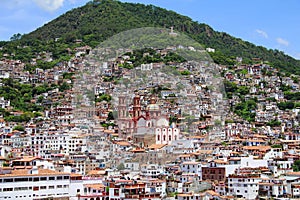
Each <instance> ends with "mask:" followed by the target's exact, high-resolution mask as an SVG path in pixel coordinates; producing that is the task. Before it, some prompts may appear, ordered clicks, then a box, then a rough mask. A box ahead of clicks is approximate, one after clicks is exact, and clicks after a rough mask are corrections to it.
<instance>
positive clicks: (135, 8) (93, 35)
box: [0, 0, 300, 74]
mask: <svg viewBox="0 0 300 200" xmlns="http://www.w3.org/2000/svg"><path fill="white" fill-rule="evenodd" d="M171 26H173V27H174V29H175V30H177V31H181V32H184V33H186V34H187V35H189V36H190V37H191V38H193V39H195V40H196V41H197V42H199V43H200V44H202V45H203V46H204V47H210V48H214V49H216V52H215V53H212V54H211V56H212V58H213V59H214V60H215V62H217V63H219V64H228V65H230V64H234V62H235V58H236V57H243V62H244V63H252V62H253V60H252V59H253V58H256V59H261V60H264V61H269V63H270V65H271V66H274V67H276V68H279V69H281V70H282V71H284V72H289V73H294V74H300V61H299V60H296V59H294V58H292V57H290V56H288V55H285V54H284V53H283V52H281V51H278V50H268V49H266V48H264V47H262V46H256V45H254V44H251V43H250V42H246V41H243V40H241V39H239V38H235V37H232V36H230V35H229V34H227V33H224V32H217V31H215V30H213V29H212V28H211V27H210V26H208V25H207V24H202V23H198V22H195V21H193V20H192V19H190V18H189V17H186V16H182V15H180V14H177V13H175V12H173V11H169V10H166V9H163V8H159V7H156V6H153V5H143V4H134V3H122V2H119V1H116V0H94V1H90V2H88V3H87V4H86V5H85V6H82V7H79V8H76V9H72V10H70V11H68V12H67V13H65V14H63V15H61V16H60V17H58V18H56V19H55V20H53V21H51V22H49V23H47V24H45V25H44V26H42V27H40V28H38V29H37V30H35V31H33V32H31V33H29V34H27V35H23V36H22V38H21V40H20V41H19V42H21V43H22V44H24V45H29V46H32V48H31V50H38V48H37V46H38V47H39V48H41V49H42V50H43V51H45V50H46V51H53V52H54V57H55V58H56V59H60V56H66V54H65V52H64V51H65V50H64V48H65V47H69V46H71V45H72V43H73V41H74V40H75V39H82V41H83V44H87V45H90V46H92V47H95V46H96V45H97V44H99V43H100V42H101V41H104V40H105V39H107V38H109V37H110V36H113V35H114V34H117V33H119V32H122V31H125V30H129V29H133V28H140V27H166V28H169V27H171ZM55 38H59V42H60V44H59V45H58V44H55V45H53V43H51V41H54V40H55ZM0 46H1V44H0ZM54 46H55V47H54ZM47 48H49V49H47ZM25 57H26V56H25Z"/></svg>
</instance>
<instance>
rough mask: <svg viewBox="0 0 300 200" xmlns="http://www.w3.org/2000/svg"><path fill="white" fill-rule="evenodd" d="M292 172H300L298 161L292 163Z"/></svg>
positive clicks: (299, 162) (299, 161)
mask: <svg viewBox="0 0 300 200" xmlns="http://www.w3.org/2000/svg"><path fill="white" fill-rule="evenodd" d="M293 171H294V172H299V171H300V160H296V161H294V164H293Z"/></svg>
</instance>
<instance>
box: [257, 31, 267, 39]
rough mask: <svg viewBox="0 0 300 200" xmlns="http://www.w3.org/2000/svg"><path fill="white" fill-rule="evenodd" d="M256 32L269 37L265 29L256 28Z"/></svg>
mask: <svg viewBox="0 0 300 200" xmlns="http://www.w3.org/2000/svg"><path fill="white" fill-rule="evenodd" d="M256 33H258V34H259V35H260V36H262V37H264V38H268V37H269V36H268V34H267V33H266V32H265V31H263V30H259V29H256Z"/></svg>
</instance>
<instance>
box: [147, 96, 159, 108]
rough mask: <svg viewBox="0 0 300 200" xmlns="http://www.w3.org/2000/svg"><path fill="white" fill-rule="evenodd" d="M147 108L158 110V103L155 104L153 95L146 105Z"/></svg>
mask: <svg viewBox="0 0 300 200" xmlns="http://www.w3.org/2000/svg"><path fill="white" fill-rule="evenodd" d="M147 110H149V111H158V110H160V107H159V105H157V104H156V99H155V97H151V99H150V104H149V105H148V106H147Z"/></svg>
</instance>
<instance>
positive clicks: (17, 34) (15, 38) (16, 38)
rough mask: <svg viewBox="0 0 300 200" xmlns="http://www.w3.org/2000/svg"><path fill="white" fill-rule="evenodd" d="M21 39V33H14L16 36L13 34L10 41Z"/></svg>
mask: <svg viewBox="0 0 300 200" xmlns="http://www.w3.org/2000/svg"><path fill="white" fill-rule="evenodd" d="M21 38H22V34H21V33H16V34H13V36H11V37H10V41H16V40H20V39H21Z"/></svg>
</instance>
